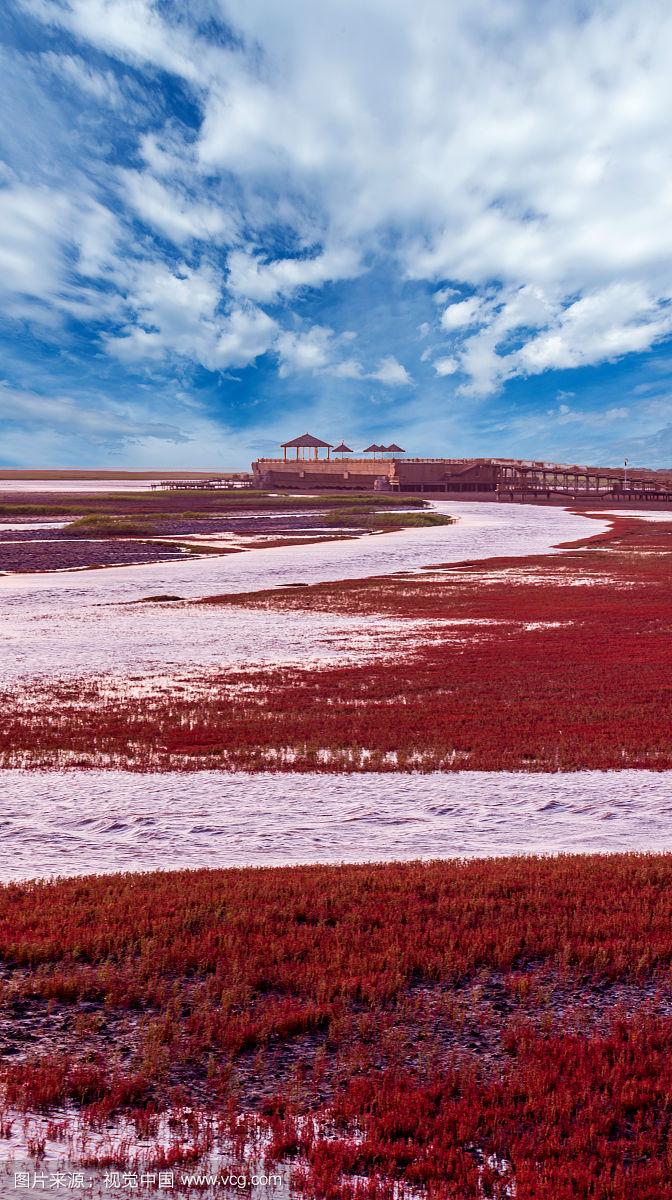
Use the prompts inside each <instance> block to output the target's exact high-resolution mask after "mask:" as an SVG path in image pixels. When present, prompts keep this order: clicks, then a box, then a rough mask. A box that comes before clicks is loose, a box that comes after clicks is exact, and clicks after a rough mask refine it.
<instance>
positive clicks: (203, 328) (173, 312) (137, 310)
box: [107, 262, 278, 370]
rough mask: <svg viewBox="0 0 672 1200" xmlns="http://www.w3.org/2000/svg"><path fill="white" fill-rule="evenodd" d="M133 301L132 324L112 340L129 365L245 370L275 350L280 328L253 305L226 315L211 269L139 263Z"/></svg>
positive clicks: (111, 347)
mask: <svg viewBox="0 0 672 1200" xmlns="http://www.w3.org/2000/svg"><path fill="white" fill-rule="evenodd" d="M130 302H131V304H132V307H133V309H134V320H133V322H132V323H129V324H127V326H126V328H125V329H124V330H123V331H122V333H121V334H120V335H118V336H114V337H109V338H108V340H107V346H108V349H109V350H110V351H111V352H112V353H113V354H115V355H116V356H117V357H119V358H121V359H123V360H124V361H126V362H142V361H143V360H148V359H157V360H160V359H163V358H165V357H171V356H181V357H184V358H187V359H190V360H192V361H194V362H200V363H202V364H203V366H205V367H208V368H209V369H210V370H220V369H223V368H225V367H229V366H234V367H242V366H246V365H247V364H248V363H250V362H253V361H254V360H255V359H256V358H258V357H259V356H260V355H261V354H264V353H265V352H266V351H267V350H268V349H269V348H270V347H271V346H272V344H273V342H274V339H275V336H276V333H277V328H278V327H277V324H276V322H275V321H274V320H273V319H272V318H271V317H269V316H268V315H267V313H264V312H262V311H261V310H260V309H258V308H256V307H254V306H253V305H248V306H244V307H242V306H241V307H237V308H233V309H232V310H231V311H229V312H228V313H225V314H223V313H222V312H221V311H220V303H221V286H220V283H219V280H218V278H217V275H216V273H215V272H214V271H213V270H212V269H211V268H210V267H208V266H206V265H201V266H200V267H198V268H192V267H188V266H186V265H183V266H182V267H181V268H180V269H179V271H171V270H170V268H168V267H167V266H164V265H161V264H157V263H151V262H146V263H141V264H138V265H137V267H136V272H135V279H134V282H133V289H132V298H131V301H130Z"/></svg>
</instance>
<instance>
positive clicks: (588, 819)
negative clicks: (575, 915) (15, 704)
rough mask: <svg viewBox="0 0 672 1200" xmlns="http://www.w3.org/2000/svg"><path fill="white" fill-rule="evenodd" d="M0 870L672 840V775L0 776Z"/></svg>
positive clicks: (671, 846)
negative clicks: (0, 814) (0, 795)
mask: <svg viewBox="0 0 672 1200" xmlns="http://www.w3.org/2000/svg"><path fill="white" fill-rule="evenodd" d="M0 787H1V788H2V796H3V802H2V819H1V821H0V878H1V879H3V880H10V879H25V878H32V877H35V876H42V875H60V874H62V875H77V874H86V873H89V872H97V871H126V870H133V871H138V870H153V869H163V868H173V867H174V868H177V867H203V866H206V867H221V866H241V865H247V864H252V865H255V866H262V865H277V864H281V863H306V862H324V863H338V862H362V861H368V860H385V859H411V858H433V857H436V858H448V857H456V856H460V857H461V856H470V857H471V856H483V855H493V854H507V855H508V854H537V853H548V852H560V851H573V852H574V851H616V850H628V849H629V850H672V780H671V779H670V773H667V774H665V773H657V772H653V771H618V772H599V771H578V772H576V773H573V774H567V775H551V774H548V775H543V774H539V775H526V774H522V773H520V774H513V773H512V774H508V773H497V772H483V771H472V772H466V771H465V772H460V773H456V774H445V775H444V774H440V773H433V774H429V775H395V774H389V775H386V774H370V775H358V776H347V775H322V774H298V775H287V774H277V775H274V774H259V775H246V774H238V775H228V774H226V773H224V772H217V771H203V772H200V773H198V774H196V775H181V774H176V773H169V774H165V775H137V774H126V773H124V772H117V771H70V772H63V773H56V772H44V773H31V772H22V771H3V772H0Z"/></svg>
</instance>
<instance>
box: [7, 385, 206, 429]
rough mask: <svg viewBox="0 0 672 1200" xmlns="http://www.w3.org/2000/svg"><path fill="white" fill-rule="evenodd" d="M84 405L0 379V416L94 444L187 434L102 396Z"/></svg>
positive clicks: (75, 400) (77, 401) (135, 409)
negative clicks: (31, 390)
mask: <svg viewBox="0 0 672 1200" xmlns="http://www.w3.org/2000/svg"><path fill="white" fill-rule="evenodd" d="M91 399H93V400H94V403H93V404H91V403H90V404H83V403H82V402H81V399H77V398H75V397H72V396H50V395H45V394H37V393H35V392H27V391H21V390H20V389H17V388H13V387H10V386H9V384H7V382H6V381H4V380H0V419H2V420H5V421H8V422H13V423H16V422H19V423H21V424H23V423H27V424H29V425H30V427H31V429H33V428H37V429H38V430H39V429H40V428H41V427H43V428H46V429H49V430H53V431H56V432H59V433H62V434H66V435H68V436H71V437H72V436H74V437H83V438H85V439H86V440H87V441H89V442H91V443H93V444H103V443H107V442H113V443H115V444H119V443H124V442H126V441H136V440H138V439H140V438H142V439H144V438H158V439H160V440H161V441H168V442H172V443H178V442H187V441H188V440H189V438H188V436H187V435H186V434H185V433H184V432H183V431H182V430H180V429H179V428H178V427H176V426H175V425H171V424H169V423H168V422H165V421H157V420H155V419H152V418H151V417H149V416H147V415H145V417H144V419H143V418H141V417H140V416H139V414H138V411H137V407H136V408H134V407H132V406H130V405H124V404H119V403H118V402H115V401H111V400H109V399H107V398H103V397H101V396H95V397H91Z"/></svg>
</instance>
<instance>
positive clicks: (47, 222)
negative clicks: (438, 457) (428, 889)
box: [0, 0, 672, 467]
mask: <svg viewBox="0 0 672 1200" xmlns="http://www.w3.org/2000/svg"><path fill="white" fill-rule="evenodd" d="M0 42H1V45H0V91H1V92H2V96H1V100H2V122H1V126H0V311H1V320H0V425H1V437H0V461H1V462H2V463H4V464H5V465H6V466H29V465H38V464H40V465H53V466H66V465H76V464H79V465H82V466H85V465H99V466H104V467H111V466H115V465H126V466H130V467H134V466H135V467H146V466H155V465H156V466H162V467H169V466H175V467H180V466H202V467H226V466H246V465H247V464H248V463H249V461H250V459H251V458H252V457H254V456H255V455H256V454H258V453H268V452H269V451H270V450H272V449H273V447H275V446H276V444H277V443H278V442H279V441H281V440H284V439H285V438H291V437H294V436H296V435H297V434H298V433H301V432H303V431H304V430H305V429H309V430H311V431H312V432H314V433H316V434H318V435H319V436H321V437H324V438H326V439H327V440H329V441H332V442H334V441H337V440H340V439H341V438H345V439H346V440H347V441H348V443H349V445H351V446H354V447H355V448H359V447H361V446H363V445H364V444H366V443H367V442H368V441H370V440H371V439H375V440H384V441H389V440H391V439H394V440H395V441H397V442H400V443H401V445H403V446H405V447H406V448H407V449H408V450H410V451H414V452H415V453H419V454H448V455H466V454H502V455H512V456H521V457H544V458H556V459H561V460H563V461H566V460H574V461H585V460H591V461H595V462H598V461H599V462H618V461H619V460H622V458H623V457H624V456H627V457H629V458H630V459H631V460H632V461H633V462H640V463H647V464H651V465H671V464H672V416H671V415H670V414H671V406H670V397H671V396H672V122H671V120H670V114H671V112H672V71H671V70H670V62H671V61H672V6H671V5H670V4H669V0H639V2H638V3H636V4H635V3H633V0H613V2H609V0H602V2H598V0H582V2H581V3H577V2H575V0H545V3H543V4H540V3H539V2H538V0H494V2H493V0H319V3H316V2H315V0H283V2H282V3H278V0H154V2H152V0H5V3H4V4H3V5H2V16H0Z"/></svg>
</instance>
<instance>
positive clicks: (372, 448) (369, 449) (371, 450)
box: [362, 442, 385, 454]
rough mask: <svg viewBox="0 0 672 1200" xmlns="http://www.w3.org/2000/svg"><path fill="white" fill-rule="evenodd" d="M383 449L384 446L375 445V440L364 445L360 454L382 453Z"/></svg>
mask: <svg viewBox="0 0 672 1200" xmlns="http://www.w3.org/2000/svg"><path fill="white" fill-rule="evenodd" d="M384 449H385V447H384V446H377V445H376V443H375V442H372V443H371V445H370V446H366V447H365V449H364V450H362V454H382V452H383V450H384Z"/></svg>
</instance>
